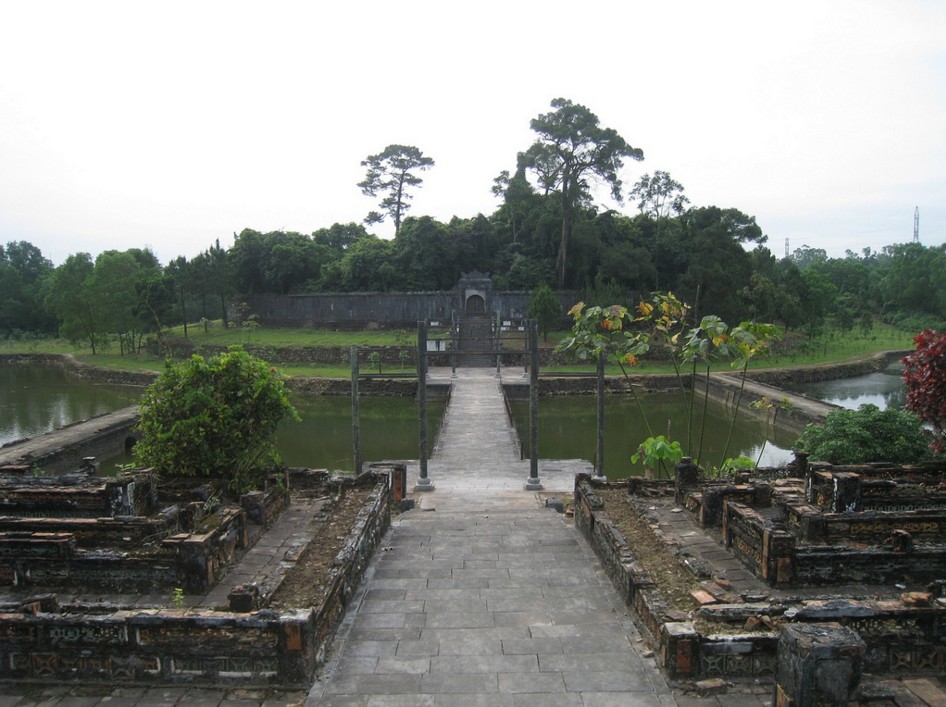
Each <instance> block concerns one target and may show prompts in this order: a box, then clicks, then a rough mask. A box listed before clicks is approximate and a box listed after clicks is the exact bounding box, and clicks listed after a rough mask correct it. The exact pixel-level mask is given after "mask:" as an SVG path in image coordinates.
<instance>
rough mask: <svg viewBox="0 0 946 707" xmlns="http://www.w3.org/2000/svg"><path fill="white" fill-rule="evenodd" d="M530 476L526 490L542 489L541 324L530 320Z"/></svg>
mask: <svg viewBox="0 0 946 707" xmlns="http://www.w3.org/2000/svg"><path fill="white" fill-rule="evenodd" d="M528 326H529V359H530V363H531V367H530V369H529V478H528V479H527V480H526V483H525V489H526V491H541V490H542V482H541V481H540V480H539V325H538V322H536V320H535V319H530V320H529V325H528Z"/></svg>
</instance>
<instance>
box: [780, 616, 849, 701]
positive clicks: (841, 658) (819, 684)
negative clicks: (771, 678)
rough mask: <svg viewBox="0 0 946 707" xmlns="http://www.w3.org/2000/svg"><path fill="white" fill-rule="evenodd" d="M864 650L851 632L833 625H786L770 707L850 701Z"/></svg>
mask: <svg viewBox="0 0 946 707" xmlns="http://www.w3.org/2000/svg"><path fill="white" fill-rule="evenodd" d="M866 649H867V648H866V645H865V644H864V641H863V640H862V639H861V637H860V636H859V635H858V634H857V633H856V632H855V631H853V630H851V629H849V628H845V627H844V626H841V625H840V624H837V623H823V624H788V625H786V626H785V627H784V628H783V629H782V634H781V636H780V637H779V642H778V671H777V673H776V678H775V693H774V696H773V702H774V704H776V705H784V706H785V707H809V706H812V707H813V706H814V705H819V704H836V705H843V704H847V703H848V702H852V701H854V700H855V699H856V696H857V688H858V686H859V685H860V681H861V675H862V673H863V670H864V654H865V652H866Z"/></svg>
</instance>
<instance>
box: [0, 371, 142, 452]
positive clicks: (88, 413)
mask: <svg viewBox="0 0 946 707" xmlns="http://www.w3.org/2000/svg"><path fill="white" fill-rule="evenodd" d="M141 392H142V389H141V388H133V387H127V386H117V385H105V384H101V385H100V384H95V383H91V382H90V381H87V380H83V379H81V378H76V377H74V376H71V375H69V374H68V373H66V371H64V370H63V369H62V368H59V367H58V366H33V365H30V366H19V365H16V366H0V445H4V444H8V443H9V442H13V441H15V440H18V439H24V438H27V437H35V436H37V435H41V434H44V433H46V432H49V431H51V430H56V429H59V428H60V427H63V426H65V425H68V424H70V423H72V422H78V421H79V420H86V419H88V418H90V417H95V416H96V415H101V414H103V413H106V412H111V411H113V410H118V409H120V408H123V407H128V406H129V405H134V404H135V403H137V402H138V398H139V396H140V395H141Z"/></svg>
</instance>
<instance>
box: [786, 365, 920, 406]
mask: <svg viewBox="0 0 946 707" xmlns="http://www.w3.org/2000/svg"><path fill="white" fill-rule="evenodd" d="M902 374H903V366H902V365H901V364H899V363H892V364H890V366H888V367H887V368H885V369H884V370H882V371H877V372H876V373H868V374H867V375H864V376H857V377H856V378H844V379H841V380H833V381H822V382H820V383H805V384H801V385H797V386H795V392H797V393H801V394H803V395H806V396H808V397H809V398H816V399H818V400H824V401H825V402H826V403H834V404H835V405H840V406H841V407H843V408H847V409H849V410H857V408H858V407H860V406H861V405H864V404H866V403H870V404H872V405H876V406H877V407H879V408H880V409H881V410H886V409H887V408H895V409H898V410H899V409H902V408H903V406H904V403H905V402H906V397H907V391H906V388H905V387H904V385H903V379H902V378H901V377H900V376H901V375H902Z"/></svg>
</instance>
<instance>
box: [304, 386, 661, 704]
mask: <svg viewBox="0 0 946 707" xmlns="http://www.w3.org/2000/svg"><path fill="white" fill-rule="evenodd" d="M494 376H495V373H494V372H492V371H489V370H488V369H485V370H484V369H462V370H461V371H460V372H459V376H458V378H457V380H456V381H455V383H454V389H453V393H452V397H451V400H450V405H449V407H448V410H447V415H446V419H445V422H444V427H443V429H442V431H441V436H440V443H439V444H438V446H437V449H436V451H435V453H434V455H433V457H432V459H431V460H430V463H429V473H430V479H431V481H432V485H433V486H434V489H435V490H434V491H432V492H425V493H423V494H415V498H416V499H417V501H418V504H419V507H418V508H416V509H415V510H413V511H410V512H408V513H405V514H403V515H401V516H400V517H399V518H398V519H397V520H396V521H395V523H394V525H393V527H392V529H391V531H390V532H389V534H388V535H387V536H386V538H385V540H384V544H383V547H382V549H381V551H380V552H379V553H378V554H377V555H376V558H375V560H374V561H373V562H372V564H371V566H370V568H369V570H368V574H367V576H366V579H365V581H364V582H363V584H362V587H361V588H360V589H359V594H358V599H357V603H356V605H355V607H354V608H353V610H352V611H350V612H349V614H348V616H347V617H346V618H345V620H344V622H343V625H342V627H341V630H340V631H339V634H338V638H337V640H336V642H335V644H334V646H333V649H332V652H331V655H330V662H329V664H328V665H327V666H326V670H325V671H324V676H323V680H322V682H320V683H318V684H317V685H315V686H314V688H313V690H312V691H311V693H310V694H309V698H308V700H307V704H312V705H315V704H318V705H327V706H341V705H368V706H372V705H451V706H452V705H515V706H525V705H538V704H541V705H543V706H544V707H554V706H555V705H587V706H590V705H628V704H635V705H638V704H639V705H661V704H676V702H675V700H674V698H673V695H672V694H671V691H670V689H669V688H668V686H667V684H666V682H665V681H664V679H663V677H662V676H661V674H660V672H659V671H658V670H657V668H656V666H655V663H654V660H653V658H650V657H644V655H643V654H642V651H644V650H646V647H645V646H644V645H643V643H642V641H641V639H640V636H639V635H638V633H637V630H636V628H635V627H634V625H633V623H632V622H631V621H630V619H629V618H628V617H627V615H626V613H625V608H624V606H623V603H622V601H621V599H620V597H619V596H618V595H617V594H616V593H615V592H614V591H613V589H612V588H611V585H610V583H609V582H608V579H607V577H606V576H604V574H603V573H602V571H601V568H600V565H599V564H598V562H597V559H596V558H595V557H594V556H593V554H592V553H591V550H590V549H589V547H588V546H587V544H586V543H585V542H584V540H583V539H582V538H581V537H580V535H579V533H578V532H577V531H576V530H575V528H574V527H573V526H572V524H571V523H570V522H567V521H566V519H565V518H564V517H563V516H562V515H560V514H558V513H556V512H554V511H551V510H548V509H546V508H544V507H542V505H541V504H540V500H539V498H538V497H537V494H536V492H532V491H526V490H524V484H525V481H526V479H527V478H528V476H529V463H528V461H527V460H526V461H520V459H519V453H518V446H517V444H516V442H515V433H514V431H513V430H512V429H511V428H510V425H509V422H508V416H507V414H506V411H505V407H504V404H503V400H502V395H501V394H500V390H499V381H498V380H496V379H495V377H494ZM590 470H591V468H590V465H589V464H588V463H587V462H580V461H572V462H556V463H554V464H547V465H542V466H540V471H539V478H540V481H541V482H542V484H543V487H544V488H545V491H546V492H548V493H555V492H570V491H571V490H572V488H573V479H574V474H575V472H576V471H590ZM417 473H418V470H417V468H416V467H413V468H411V470H410V478H409V483H408V486H409V487H411V486H413V484H414V482H416V477H417Z"/></svg>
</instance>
